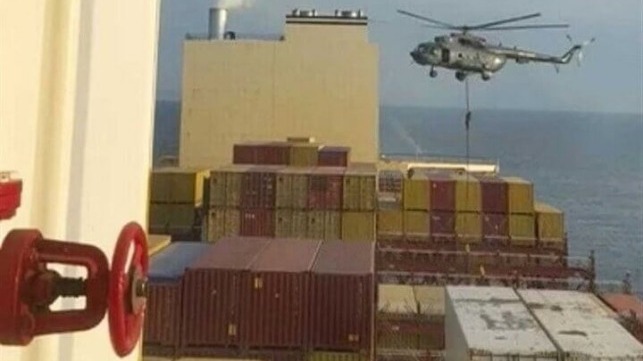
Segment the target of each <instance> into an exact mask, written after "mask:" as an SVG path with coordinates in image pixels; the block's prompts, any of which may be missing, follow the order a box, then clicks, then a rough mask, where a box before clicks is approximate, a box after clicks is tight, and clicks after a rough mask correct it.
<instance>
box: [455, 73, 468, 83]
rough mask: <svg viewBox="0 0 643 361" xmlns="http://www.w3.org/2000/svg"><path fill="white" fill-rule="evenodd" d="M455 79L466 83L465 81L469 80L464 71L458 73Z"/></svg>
mask: <svg viewBox="0 0 643 361" xmlns="http://www.w3.org/2000/svg"><path fill="white" fill-rule="evenodd" d="M455 78H456V79H458V80H459V81H464V79H466V78H467V73H465V72H463V71H456V72H455Z"/></svg>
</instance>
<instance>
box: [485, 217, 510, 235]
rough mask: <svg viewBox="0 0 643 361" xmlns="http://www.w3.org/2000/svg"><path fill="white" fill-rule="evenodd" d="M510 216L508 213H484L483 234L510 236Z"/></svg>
mask: <svg viewBox="0 0 643 361" xmlns="http://www.w3.org/2000/svg"><path fill="white" fill-rule="evenodd" d="M508 220H509V217H507V215H506V214H483V215H482V235H483V237H484V238H491V239H505V238H509V225H508Z"/></svg>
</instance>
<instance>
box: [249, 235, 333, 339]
mask: <svg viewBox="0 0 643 361" xmlns="http://www.w3.org/2000/svg"><path fill="white" fill-rule="evenodd" d="M320 245H321V241H311V240H297V239H283V238H276V239H274V240H272V241H271V242H270V243H269V244H268V246H266V248H265V249H264V251H263V252H262V253H261V254H260V255H259V256H258V257H257V259H256V260H255V261H254V262H253V263H252V265H251V267H250V273H248V274H247V275H246V277H245V278H244V279H243V283H242V294H243V295H244V296H243V298H242V299H241V302H242V307H243V309H244V310H245V312H244V313H243V314H242V320H241V329H240V331H241V333H240V337H241V340H242V343H243V344H245V345H247V346H248V347H256V348H271V347H275V348H303V346H304V345H305V343H306V340H307V339H308V332H309V329H310V328H309V325H310V320H309V313H308V305H309V302H310V295H311V294H310V288H309V287H310V282H309V281H310V279H309V272H310V270H311V268H312V266H313V263H314V261H315V258H316V256H317V252H318V251H319V249H320Z"/></svg>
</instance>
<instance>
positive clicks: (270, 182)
mask: <svg viewBox="0 0 643 361" xmlns="http://www.w3.org/2000/svg"><path fill="white" fill-rule="evenodd" d="M281 169H283V168H282V167H280V166H257V167H252V168H249V169H248V170H247V171H246V172H244V173H243V174H242V176H241V189H240V193H241V197H240V206H241V207H242V208H264V209H273V208H275V202H276V196H277V184H276V178H277V176H276V174H277V172H279V171H280V170H281Z"/></svg>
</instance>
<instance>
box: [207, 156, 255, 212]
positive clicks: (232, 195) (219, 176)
mask: <svg viewBox="0 0 643 361" xmlns="http://www.w3.org/2000/svg"><path fill="white" fill-rule="evenodd" d="M248 169H249V167H248V166H245V165H230V166H224V167H221V168H219V169H217V170H214V171H212V172H211V173H210V206H211V207H238V206H239V204H240V194H241V179H242V176H243V173H244V172H245V171H247V170H248Z"/></svg>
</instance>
